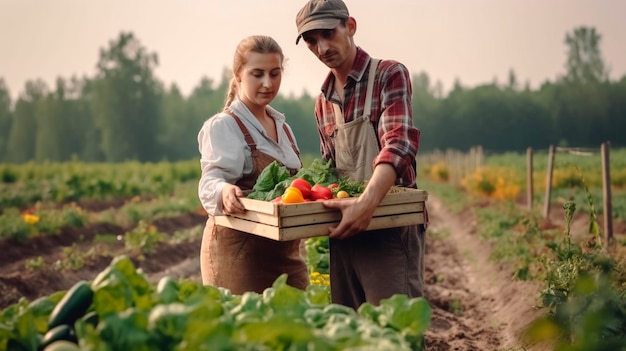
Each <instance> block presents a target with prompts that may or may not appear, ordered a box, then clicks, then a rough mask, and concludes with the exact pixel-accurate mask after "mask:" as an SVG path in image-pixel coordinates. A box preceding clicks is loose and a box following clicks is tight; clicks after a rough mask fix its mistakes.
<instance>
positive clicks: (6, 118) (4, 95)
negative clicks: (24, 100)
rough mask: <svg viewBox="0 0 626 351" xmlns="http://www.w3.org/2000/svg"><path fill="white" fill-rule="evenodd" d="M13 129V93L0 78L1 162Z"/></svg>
mask: <svg viewBox="0 0 626 351" xmlns="http://www.w3.org/2000/svg"><path fill="white" fill-rule="evenodd" d="M10 130H11V94H10V93H9V89H8V88H7V86H6V84H5V82H4V79H3V78H0V162H1V161H2V160H4V159H5V155H4V154H5V149H6V146H7V141H8V139H9V131H10Z"/></svg>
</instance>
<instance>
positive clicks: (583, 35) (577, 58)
mask: <svg viewBox="0 0 626 351" xmlns="http://www.w3.org/2000/svg"><path fill="white" fill-rule="evenodd" d="M601 39H602V37H601V36H600V34H598V33H597V32H596V29H595V28H593V27H578V28H575V29H574V31H573V32H572V33H567V34H566V35H565V44H566V45H567V62H566V68H567V74H566V79H567V80H568V81H570V82H576V83H598V82H604V81H606V80H607V79H608V72H607V68H606V65H605V63H604V59H603V58H602V53H601V51H600V41H601Z"/></svg>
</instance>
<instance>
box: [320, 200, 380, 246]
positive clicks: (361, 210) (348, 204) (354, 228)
mask: <svg viewBox="0 0 626 351" xmlns="http://www.w3.org/2000/svg"><path fill="white" fill-rule="evenodd" d="M362 200H363V199H360V198H351V199H343V200H326V201H324V202H323V204H324V206H325V207H328V208H336V209H339V210H341V215H342V217H341V222H340V223H339V225H337V227H330V228H329V235H328V237H330V238H333V239H346V238H349V237H351V236H353V235H355V234H358V233H360V232H362V231H364V230H365V229H367V226H368V225H369V224H370V221H371V220H372V216H373V215H374V210H376V206H377V205H378V204H374V206H372V204H368V203H367V202H366V201H362Z"/></svg>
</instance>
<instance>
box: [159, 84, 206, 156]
mask: <svg viewBox="0 0 626 351" xmlns="http://www.w3.org/2000/svg"><path fill="white" fill-rule="evenodd" d="M162 109H163V127H162V128H161V134H160V138H159V142H160V143H161V145H162V147H163V150H164V151H163V153H164V156H165V157H166V158H167V159H169V160H183V159H190V158H191V157H192V155H194V156H195V155H196V154H197V149H198V148H197V145H198V143H197V141H196V140H197V138H196V137H197V133H198V130H199V128H197V126H196V125H195V123H194V121H193V120H192V116H191V114H189V113H188V112H187V110H188V108H187V102H186V101H185V98H184V97H183V95H182V94H181V92H180V90H179V89H178V86H176V85H175V84H173V85H172V86H171V87H170V89H169V91H167V92H166V93H165V95H164V97H163V107H162Z"/></svg>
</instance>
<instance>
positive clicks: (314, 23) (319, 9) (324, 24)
mask: <svg viewBox="0 0 626 351" xmlns="http://www.w3.org/2000/svg"><path fill="white" fill-rule="evenodd" d="M349 16H350V14H349V13H348V7H346V4H345V3H344V2H343V1H341V0H309V1H308V2H307V3H306V5H304V7H303V8H302V9H300V11H299V12H298V15H297V16H296V26H298V37H297V38H296V44H298V42H299V41H300V38H301V37H302V33H304V32H308V31H310V30H314V29H334V28H335V27H337V26H338V25H339V23H340V22H341V20H342V19H346V18H348V17H349Z"/></svg>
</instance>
